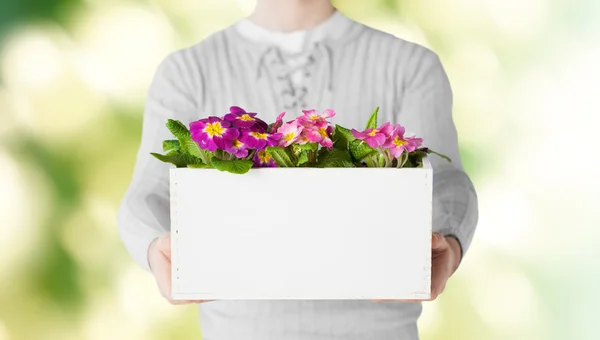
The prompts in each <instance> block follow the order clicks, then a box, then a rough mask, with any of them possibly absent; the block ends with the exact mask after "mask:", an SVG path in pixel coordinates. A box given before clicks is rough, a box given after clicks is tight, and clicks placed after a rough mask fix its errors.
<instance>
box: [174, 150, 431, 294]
mask: <svg viewBox="0 0 600 340" xmlns="http://www.w3.org/2000/svg"><path fill="white" fill-rule="evenodd" d="M170 184H171V242H172V274H173V276H172V280H173V285H172V294H173V299H175V300H187V299H198V300H212V299H428V298H429V296H430V281H431V232H432V230H431V220H432V184H433V173H432V168H431V165H430V163H429V161H428V160H427V159H426V158H425V159H424V166H423V168H406V169H396V168H326V169H318V168H262V169H252V170H250V172H249V173H247V174H244V175H234V174H230V173H226V172H220V171H218V170H214V169H187V168H178V169H171V170H170Z"/></svg>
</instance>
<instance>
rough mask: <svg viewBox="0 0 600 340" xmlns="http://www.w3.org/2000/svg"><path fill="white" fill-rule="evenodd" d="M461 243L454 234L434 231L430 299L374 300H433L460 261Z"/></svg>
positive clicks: (441, 291) (440, 292) (442, 290)
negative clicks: (444, 234)
mask: <svg viewBox="0 0 600 340" xmlns="http://www.w3.org/2000/svg"><path fill="white" fill-rule="evenodd" d="M460 256H461V253H460V245H459V244H458V241H457V240H456V239H455V238H454V237H452V236H446V237H444V236H442V234H440V233H433V235H432V239H431V298H430V299H429V300H374V301H375V302H384V301H401V302H418V301H433V300H435V299H436V298H437V297H438V296H439V295H440V294H442V293H443V292H444V288H446V282H448V279H449V278H450V276H452V274H454V272H455V271H456V269H457V268H458V264H459V263H460Z"/></svg>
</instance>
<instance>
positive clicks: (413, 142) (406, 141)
mask: <svg viewBox="0 0 600 340" xmlns="http://www.w3.org/2000/svg"><path fill="white" fill-rule="evenodd" d="M404 133H405V129H404V127H403V126H401V125H396V126H394V130H393V132H392V134H391V136H390V138H388V140H387V141H386V143H385V144H384V145H383V147H384V148H387V149H389V150H390V154H391V155H392V156H393V157H394V158H398V157H400V155H401V154H402V152H404V150H406V152H413V151H415V150H416V149H417V148H418V147H419V146H421V144H422V143H423V139H422V138H416V137H414V136H413V137H405V136H404Z"/></svg>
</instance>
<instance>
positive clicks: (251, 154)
mask: <svg viewBox="0 0 600 340" xmlns="http://www.w3.org/2000/svg"><path fill="white" fill-rule="evenodd" d="M254 154H256V149H252V150H250V152H248V156H246V159H247V160H249V161H251V160H252V158H254Z"/></svg>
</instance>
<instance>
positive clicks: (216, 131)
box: [204, 122, 225, 137]
mask: <svg viewBox="0 0 600 340" xmlns="http://www.w3.org/2000/svg"><path fill="white" fill-rule="evenodd" d="M224 131H225V128H224V127H222V126H221V123H219V122H214V123H208V124H206V127H205V128H204V132H206V133H207V134H208V135H209V136H210V137H214V136H218V137H221V135H222V134H223V132H224Z"/></svg>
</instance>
